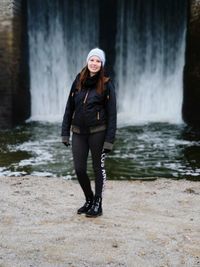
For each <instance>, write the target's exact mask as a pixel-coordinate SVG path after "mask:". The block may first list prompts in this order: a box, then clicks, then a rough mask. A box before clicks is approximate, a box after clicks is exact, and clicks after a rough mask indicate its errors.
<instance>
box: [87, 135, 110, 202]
mask: <svg viewBox="0 0 200 267" xmlns="http://www.w3.org/2000/svg"><path fill="white" fill-rule="evenodd" d="M104 140H105V131H102V132H98V133H94V134H90V136H89V148H90V150H91V155H92V163H93V169H94V175H95V196H98V197H102V192H103V189H104V186H105V182H106V171H105V168H104V160H105V154H104V153H102V150H103V144H104Z"/></svg>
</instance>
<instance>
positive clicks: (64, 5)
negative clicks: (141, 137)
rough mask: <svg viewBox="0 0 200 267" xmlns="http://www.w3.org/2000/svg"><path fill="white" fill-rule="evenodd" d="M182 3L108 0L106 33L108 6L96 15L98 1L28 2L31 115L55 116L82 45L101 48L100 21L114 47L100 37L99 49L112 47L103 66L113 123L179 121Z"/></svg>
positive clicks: (84, 52) (58, 114)
mask: <svg viewBox="0 0 200 267" xmlns="http://www.w3.org/2000/svg"><path fill="white" fill-rule="evenodd" d="M186 2H187V0H168V1H164V0H149V1H145V0H126V1H125V0H124V1H122V0H116V4H115V5H113V8H114V9H117V21H116V25H117V27H116V29H117V30H116V32H113V30H112V27H109V21H110V20H111V19H113V17H112V10H110V12H105V14H107V15H105V17H104V16H102V17H101V19H100V16H99V13H100V11H101V14H104V11H103V10H102V8H105V7H106V6H105V3H104V5H100V0H82V1H74V0H59V1H58V0H55V1H54V0H43V1H40V0H34V1H28V31H29V32H28V33H29V52H30V79H31V119H32V120H45V121H47V120H50V121H56V120H61V118H62V115H63V113H64V107H65V103H66V99H67V96H68V93H69V90H70V87H71V83H72V81H73V79H74V78H75V75H76V74H77V73H78V72H79V71H80V69H81V68H82V67H83V66H84V65H85V58H86V56H87V53H88V51H89V50H90V49H91V48H93V47H95V46H100V47H101V40H100V38H99V36H100V35H99V31H100V25H102V24H101V23H102V21H100V20H104V21H103V22H104V23H103V25H104V28H106V30H103V29H102V27H101V38H104V40H105V38H108V34H109V38H111V36H113V39H114V40H116V46H115V47H113V48H111V47H110V43H109V42H104V46H105V47H103V49H104V50H105V52H107V51H113V54H112V56H113V57H112V61H114V60H115V63H114V62H111V64H114V69H115V77H114V80H115V83H116V91H117V97H118V114H119V116H118V122H119V124H123V125H132V124H137V123H146V122H151V121H153V122H170V123H180V122H182V117H181V108H182V98H183V96H182V94H183V93H182V92H183V85H182V77H183V66H184V52H185V29H186V10H187V6H186ZM100 9H101V10H100ZM113 13H114V12H113ZM112 22H113V20H112ZM106 23H107V24H106ZM106 25H107V26H106ZM109 30H110V32H109ZM104 33H105V36H104ZM112 49H113V50H112ZM106 56H107V58H108V59H109V54H106ZM114 56H115V59H114Z"/></svg>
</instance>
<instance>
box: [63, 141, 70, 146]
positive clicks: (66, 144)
mask: <svg viewBox="0 0 200 267" xmlns="http://www.w3.org/2000/svg"><path fill="white" fill-rule="evenodd" d="M62 143H63V144H64V145H65V146H66V147H68V146H70V143H69V142H62Z"/></svg>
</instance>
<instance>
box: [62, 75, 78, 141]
mask: <svg viewBox="0 0 200 267" xmlns="http://www.w3.org/2000/svg"><path fill="white" fill-rule="evenodd" d="M75 89H76V79H75V80H74V82H73V84H72V87H71V90H70V93H69V96H68V100H67V104H66V108H65V113H64V116H63V121H62V131H61V136H62V141H63V142H68V141H69V137H70V127H71V122H72V116H73V113H74V92H75Z"/></svg>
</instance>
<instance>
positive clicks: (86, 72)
mask: <svg viewBox="0 0 200 267" xmlns="http://www.w3.org/2000/svg"><path fill="white" fill-rule="evenodd" d="M88 77H90V71H89V69H88V67H87V66H85V67H84V68H83V69H82V71H81V72H80V76H79V80H78V83H77V89H78V90H79V91H80V90H81V88H82V87H83V86H84V83H85V81H86V79H87V78H88ZM109 79H110V78H109V77H105V75H104V68H103V67H102V66H101V69H100V71H99V78H98V81H97V87H96V91H97V93H99V94H102V93H103V91H104V90H105V83H106V82H108V81H109Z"/></svg>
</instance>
